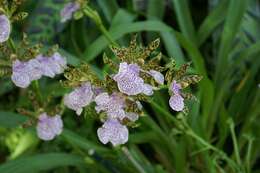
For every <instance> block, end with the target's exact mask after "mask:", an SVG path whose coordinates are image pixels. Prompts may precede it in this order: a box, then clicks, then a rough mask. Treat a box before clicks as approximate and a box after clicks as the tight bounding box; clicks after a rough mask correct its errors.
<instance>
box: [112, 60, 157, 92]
mask: <svg viewBox="0 0 260 173" xmlns="http://www.w3.org/2000/svg"><path fill="white" fill-rule="evenodd" d="M140 71H141V69H140V67H139V66H138V65H137V64H127V63H126V62H122V63H120V65H119V71H118V73H117V74H116V75H114V76H113V79H114V80H115V81H116V82H117V86H118V89H119V91H120V92H122V93H124V94H127V95H137V94H141V93H144V94H146V95H152V94H153V92H152V91H151V90H150V88H151V87H148V84H145V83H144V80H143V79H142V78H141V77H140V76H139V73H140Z"/></svg>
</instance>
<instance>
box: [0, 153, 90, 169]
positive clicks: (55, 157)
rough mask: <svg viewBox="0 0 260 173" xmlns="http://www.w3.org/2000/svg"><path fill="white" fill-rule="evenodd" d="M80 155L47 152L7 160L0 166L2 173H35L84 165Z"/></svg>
mask: <svg viewBox="0 0 260 173" xmlns="http://www.w3.org/2000/svg"><path fill="white" fill-rule="evenodd" d="M84 164H85V163H84V160H83V158H82V157H80V156H77V155H74V154H65V153H48V154H37V155H33V156H27V157H23V158H19V159H16V160H12V161H8V162H6V163H4V164H2V165H1V166H0V172H2V173H14V172H15V173H35V172H37V171H43V170H51V169H54V168H57V167H64V166H78V165H84Z"/></svg>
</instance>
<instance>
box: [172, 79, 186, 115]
mask: <svg viewBox="0 0 260 173" xmlns="http://www.w3.org/2000/svg"><path fill="white" fill-rule="evenodd" d="M180 90H181V85H180V84H178V83H177V82H176V81H173V82H172V84H171V86H170V91H172V93H173V94H172V96H171V97H170V100H169V105H170V107H171V108H172V109H173V110H174V111H177V112H180V111H183V109H184V98H183V97H182V96H181V91H180Z"/></svg>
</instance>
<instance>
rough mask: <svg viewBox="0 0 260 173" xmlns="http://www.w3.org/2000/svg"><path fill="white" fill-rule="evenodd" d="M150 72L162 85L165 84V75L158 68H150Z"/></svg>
mask: <svg viewBox="0 0 260 173" xmlns="http://www.w3.org/2000/svg"><path fill="white" fill-rule="evenodd" d="M148 74H150V75H151V76H152V77H153V78H154V80H155V81H156V82H157V83H158V84H160V85H163V84H164V76H163V74H162V73H160V72H158V71H156V70H150V71H149V72H148Z"/></svg>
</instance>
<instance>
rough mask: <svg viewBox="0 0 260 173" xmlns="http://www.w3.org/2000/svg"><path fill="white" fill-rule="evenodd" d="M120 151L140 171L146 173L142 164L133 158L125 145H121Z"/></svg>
mask: <svg viewBox="0 0 260 173" xmlns="http://www.w3.org/2000/svg"><path fill="white" fill-rule="evenodd" d="M122 151H123V153H124V154H125V156H126V157H127V158H128V159H129V160H130V161H131V162H132V164H133V165H134V167H135V168H136V169H137V170H138V171H139V172H140V173H146V172H145V170H144V169H143V168H142V166H141V165H140V164H139V163H138V162H137V161H136V160H135V158H134V157H133V156H132V155H131V153H130V152H129V150H128V149H127V148H126V147H122Z"/></svg>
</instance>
